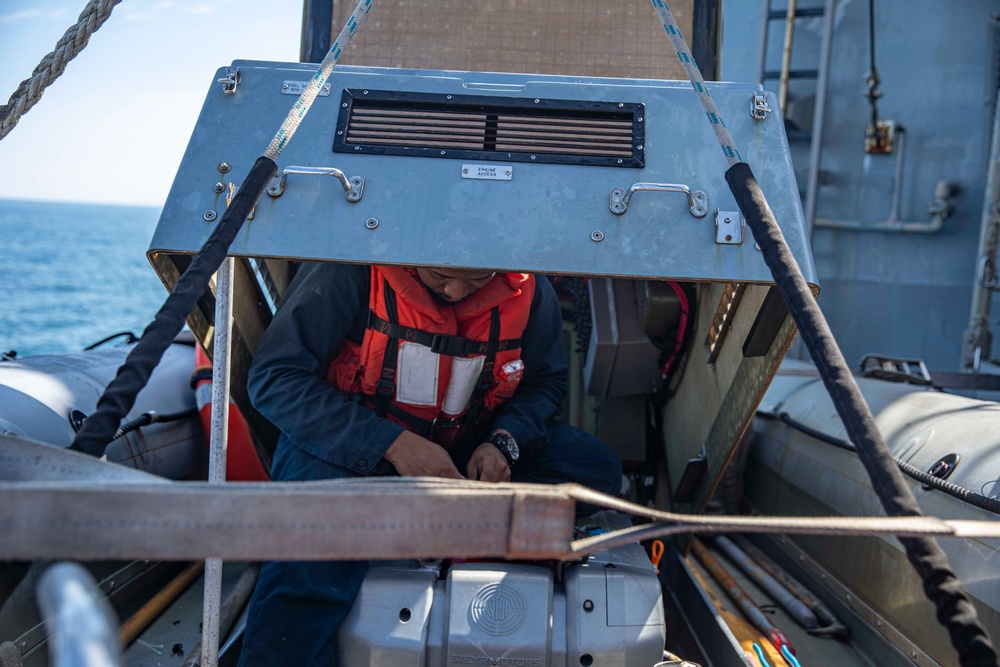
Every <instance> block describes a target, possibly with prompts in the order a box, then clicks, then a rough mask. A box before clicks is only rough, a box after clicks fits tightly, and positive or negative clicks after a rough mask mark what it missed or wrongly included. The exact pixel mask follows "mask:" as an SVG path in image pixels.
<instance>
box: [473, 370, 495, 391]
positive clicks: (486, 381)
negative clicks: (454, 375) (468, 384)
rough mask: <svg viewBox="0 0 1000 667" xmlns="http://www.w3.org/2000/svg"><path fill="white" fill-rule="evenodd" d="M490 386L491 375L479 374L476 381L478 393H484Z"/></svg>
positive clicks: (491, 384) (491, 383)
mask: <svg viewBox="0 0 1000 667" xmlns="http://www.w3.org/2000/svg"><path fill="white" fill-rule="evenodd" d="M492 386H493V374H492V373H480V374H479V380H477V381H476V390H477V391H479V392H486V391H488V390H489V388H490V387H492Z"/></svg>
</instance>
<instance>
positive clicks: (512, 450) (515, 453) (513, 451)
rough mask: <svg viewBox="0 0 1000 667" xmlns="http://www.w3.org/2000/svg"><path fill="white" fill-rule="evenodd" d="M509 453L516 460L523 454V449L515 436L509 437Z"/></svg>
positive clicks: (511, 458)
mask: <svg viewBox="0 0 1000 667" xmlns="http://www.w3.org/2000/svg"><path fill="white" fill-rule="evenodd" d="M507 453H508V454H510V460H511V461H516V460H517V459H518V458H519V457H520V456H521V450H520V449H519V448H518V446H517V441H516V440H514V438H507Z"/></svg>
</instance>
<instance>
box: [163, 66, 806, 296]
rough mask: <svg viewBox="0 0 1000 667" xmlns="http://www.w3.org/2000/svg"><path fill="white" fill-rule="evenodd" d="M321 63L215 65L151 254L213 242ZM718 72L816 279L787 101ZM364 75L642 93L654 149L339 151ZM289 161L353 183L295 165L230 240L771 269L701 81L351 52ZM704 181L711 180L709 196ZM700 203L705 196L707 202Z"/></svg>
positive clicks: (466, 262) (410, 87) (601, 97)
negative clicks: (622, 156)
mask: <svg viewBox="0 0 1000 667" xmlns="http://www.w3.org/2000/svg"><path fill="white" fill-rule="evenodd" d="M237 70H238V74H237ZM314 71H315V68H314V66H310V65H301V64H286V63H268V62H254V61H236V62H234V63H233V65H232V67H230V68H222V69H220V70H219V71H218V72H217V74H216V76H215V79H216V80H220V81H218V82H215V81H213V84H212V86H211V88H210V90H209V93H208V97H207V99H206V101H205V106H204V108H203V109H202V113H201V116H200V117H199V119H198V122H197V125H196V127H195V130H194V133H193V135H192V139H191V142H190V144H189V145H188V148H187V151H186V152H185V155H184V159H183V161H182V163H181V165H180V168H179V170H178V174H177V177H176V179H175V180H174V184H173V187H172V188H171V191H170V195H169V197H168V199H167V202H166V204H165V206H164V208H163V212H162V214H161V217H160V221H159V224H158V226H157V229H156V232H155V234H154V236H153V239H152V242H151V244H150V255H151V256H154V255H157V254H160V253H163V254H166V255H168V256H173V255H184V254H191V253H193V252H195V251H196V250H197V249H198V248H199V247H200V246H201V244H202V243H203V242H204V241H205V239H206V238H207V237H208V235H209V233H210V232H211V231H212V229H213V228H214V226H215V220H216V219H217V218H218V217H219V216H221V214H222V212H223V211H224V209H225V206H226V196H227V193H229V192H230V190H231V187H238V186H239V184H240V181H241V179H242V178H244V176H245V175H246V173H247V172H248V171H249V169H250V166H251V165H252V164H253V162H254V160H255V159H256V158H257V156H258V155H260V153H261V150H262V149H263V148H264V146H265V144H266V143H267V138H268V137H270V136H271V134H272V133H273V132H274V131H275V129H276V128H277V127H278V126H279V125H280V124H281V121H282V120H283V119H284V117H285V114H286V113H287V112H288V109H289V108H290V106H291V105H292V103H293V102H294V101H295V99H296V98H295V97H294V96H292V94H291V93H294V92H297V91H298V90H299V89H300V88H301V86H304V84H305V82H307V81H308V79H309V78H310V77H311V76H312V74H313V72H314ZM226 79H228V82H226V81H223V80H226ZM233 81H238V83H237V84H236V85H235V86H234V85H233ZM234 88H235V90H234ZM710 88H711V92H712V95H713V97H714V98H715V100H716V102H717V103H718V106H719V108H720V110H721V112H722V114H723V115H724V116H725V121H726V124H727V126H728V127H729V129H730V130H731V131H732V134H733V136H734V137H735V139H736V142H737V144H738V146H739V148H740V150H741V152H742V155H743V157H744V159H745V160H746V161H747V162H748V163H749V164H750V165H751V166H752V167H753V169H754V172H755V173H756V175H757V178H758V180H759V182H760V184H761V186H762V188H763V190H764V192H765V193H766V195H767V197H768V200H769V202H770V205H771V207H772V209H773V211H774V213H775V216H776V218H777V219H778V221H779V223H780V224H781V226H782V231H783V233H784V235H785V238H786V240H787V241H788V244H789V246H790V247H791V249H792V252H793V253H794V255H795V257H796V258H797V260H798V262H799V264H800V266H801V267H802V270H803V272H804V274H805V276H806V279H807V280H808V281H809V282H810V283H813V284H815V282H816V279H815V271H814V267H813V262H812V257H811V255H810V254H809V252H808V249H807V244H806V242H805V236H804V233H803V228H804V224H803V214H802V208H801V204H800V201H799V194H798V187H797V185H796V182H795V177H794V173H793V170H792V164H791V161H790V158H789V150H788V144H787V141H786V138H785V133H784V128H783V125H782V122H781V118H780V116H779V115H778V114H775V113H767V114H764V118H763V119H760V120H756V119H754V118H753V117H752V116H751V108H752V101H753V98H754V94H755V93H758V92H759V90H760V87H759V86H757V85H756V84H754V85H750V84H730V83H716V84H710ZM227 90H228V91H229V92H227ZM366 90H367V91H372V92H373V93H374V91H382V92H383V93H384V92H385V91H389V92H393V93H400V94H399V95H395V97H396V98H398V99H402V100H404V101H405V100H406V99H407V96H408V95H409V96H410V97H413V98H420V99H425V98H433V99H434V100H436V101H437V102H440V101H442V100H451V99H454V100H456V101H458V100H480V101H484V103H487V102H489V101H490V100H491V99H493V98H495V99H496V103H497V105H500V106H503V105H508V106H509V105H510V104H511V103H512V101H513V102H517V103H518V104H522V105H523V104H528V105H531V104H532V103H534V101H535V100H539V102H537V104H539V105H541V106H545V105H549V106H552V105H553V104H555V105H556V106H559V105H563V106H574V105H575V106H577V107H580V108H589V107H593V108H602V109H603V108H612V109H613V108H615V107H617V106H618V105H622V107H621V108H623V109H638V111H637V112H636V125H637V127H639V129H640V132H639V134H638V135H637V136H638V139H637V142H638V141H641V142H642V143H641V144H639V145H638V146H634V147H635V148H637V149H638V151H637V155H639V156H640V158H641V159H639V160H632V164H631V165H630V164H629V161H628V160H624V161H623V162H622V163H621V164H615V163H614V162H612V163H611V164H608V161H607V160H604V161H603V163H601V164H594V162H600V161H594V160H591V161H590V162H591V163H590V164H587V163H586V162H587V160H586V159H581V160H580V161H579V162H581V164H572V162H574V160H572V159H570V160H568V161H567V160H558V159H557V160H543V159H542V158H544V155H542V154H541V152H539V153H538V156H537V158H536V159H532V157H531V154H520V155H519V154H516V153H511V156H510V158H511V159H510V160H503V155H500V156H498V155H497V154H496V151H494V152H493V154H492V155H491V156H489V157H487V158H483V159H480V158H479V157H477V156H476V155H475V154H474V152H473V153H472V154H470V153H469V152H456V151H453V150H450V149H449V150H443V151H437V153H438V154H437V155H433V151H430V150H427V149H426V148H420V149H414V150H412V151H408V150H402V151H400V150H396V151H395V152H396V153H400V154H386V151H382V150H379V149H377V148H372V147H371V146H369V145H364V146H362V145H358V146H355V148H356V150H355V151H354V152H335V151H334V146H335V144H338V145H339V146H340V149H339V150H343V148H344V140H343V136H342V135H341V137H340V139H339V140H338V135H337V132H338V123H340V131H343V121H342V118H341V112H342V110H344V109H345V107H344V106H343V105H345V104H349V102H348V101H346V100H349V99H353V98H356V97H363V96H364V95H365V92H364V91H366ZM345 91H349V94H350V96H353V97H348V96H345ZM449 96H452V97H449ZM768 101H769V105H770V107H771V108H777V105H776V104H775V102H774V100H772V99H770V98H768ZM563 103H565V104H563ZM594 103H599V104H594ZM543 139H545V137H543ZM542 146H543V147H544V142H543V144H542ZM348 147H350V146H348ZM553 150H554V151H555V150H557V149H553ZM408 152H412V153H414V155H409V154H407V153H408ZM429 153H430V154H431V155H430V156H429V155H428V154H429ZM567 162H570V163H567ZM637 164H642V165H643V166H636V165H637ZM278 166H279V169H280V170H285V169H289V168H292V167H306V168H310V169H312V170H313V171H315V170H316V168H330V167H334V168H336V169H339V170H341V171H342V172H343V174H344V176H345V178H344V179H341V180H343V181H345V182H346V185H347V187H351V188H354V189H353V190H352V194H348V193H347V192H346V191H345V187H344V185H343V184H342V183H341V181H339V180H338V179H337V178H335V177H331V176H329V175H327V176H320V175H306V174H301V173H290V174H289V175H288V176H287V177H286V178H285V181H284V184H283V187H281V188H277V187H276V188H275V192H277V190H279V189H280V191H281V194H280V196H277V197H271V196H264V197H263V198H262V199H261V201H260V203H259V204H258V206H257V209H256V210H255V212H254V214H253V217H252V219H251V220H249V221H248V223H247V224H246V226H245V227H244V229H243V231H242V232H241V234H240V235H239V236H238V237H237V239H236V242H235V243H234V244H233V246H232V248H231V250H230V254H232V255H236V256H253V257H280V258H291V259H310V260H331V261H342V262H357V263H381V264H399V265H430V264H433V265H443V266H456V267H488V268H493V269H502V270H521V271H527V272H535V273H553V274H586V275H612V276H630V277H637V278H670V279H679V280H691V281H712V282H718V281H725V282H730V281H738V282H749V283H770V282H772V279H771V275H770V272H769V271H768V269H767V267H766V266H765V264H764V261H763V259H762V257H761V254H760V252H759V251H758V250H757V249H756V248H755V246H754V242H753V238H752V237H751V235H750V232H749V229H748V228H742V226H741V225H740V224H739V213H738V208H737V206H736V203H735V201H734V199H733V198H732V195H731V194H730V193H729V189H728V186H727V185H726V183H725V180H724V177H723V175H724V172H725V170H726V167H727V165H726V161H725V159H724V156H723V155H722V154H721V151H720V150H719V147H718V144H717V142H716V140H715V137H714V135H713V134H712V131H711V129H710V126H709V123H708V122H706V119H705V117H704V114H703V112H702V111H701V109H700V107H699V105H698V103H697V100H696V98H695V96H694V94H693V92H692V90H691V87H690V84H688V83H687V82H680V81H653V80H637V79H597V78H586V77H565V76H550V75H523V74H499V73H474V72H452V71H418V70H397V69H380V68H363V67H338V68H337V69H336V70H335V71H334V73H333V76H332V77H331V79H330V92H329V94H327V95H324V96H322V97H319V98H318V99H317V101H316V103H315V104H314V105H313V107H312V109H311V111H310V113H309V115H308V116H307V117H306V119H305V121H304V122H303V124H302V125H301V127H300V129H299V130H298V133H297V134H296V136H295V138H294V139H293V140H292V141H291V143H290V144H289V145H288V147H287V148H286V149H285V150H284V152H283V153H282V156H281V161H280V162H279V165H278ZM495 167H499V168H500V169H499V171H498V170H494V169H492V168H495ZM463 170H464V173H463ZM292 171H293V172H294V171H295V170H292ZM299 171H307V170H299ZM470 176H472V177H470ZM359 178H360V179H363V181H364V183H363V191H362V192H360V193H358V192H357V187H356V186H357V185H358V184H359V182H358V180H357V179H359ZM349 179H350V180H349ZM644 184H681V185H686V186H688V187H689V188H690V190H691V192H692V196H691V197H688V196H686V195H685V194H683V193H679V192H670V191H667V192H664V191H656V190H655V189H654V190H652V191H650V190H648V189H647V188H645V187H643V185H644ZM275 185H276V186H277V184H275ZM633 186H637V187H633ZM616 188H618V189H620V191H618V192H617V204H616V200H615V198H614V197H613V195H612V191H613V190H615V189H616ZM630 188H631V189H632V191H631V192H630ZM696 191H700V192H703V193H704V194H705V197H704V198H701V199H695V198H694V193H695V192H696ZM359 194H360V198H359V197H358V195H359ZM623 195H626V196H625V197H623ZM623 199H626V200H627V207H626V210H625V212H624V213H620V214H616V213H615V212H613V211H612V207H613V206H617V207H618V209H619V210H620V209H621V208H622V200H623ZM702 210H704V212H705V213H706V214H704V215H703V217H696V215H695V214H694V213H699V214H701V213H702ZM716 210H719V211H721V214H720V215H718V216H717V215H716ZM726 212H730V213H733V212H735V216H733V215H728V216H727V215H726ZM727 217H728V218H729V220H728V222H726V221H725V219H726V218H727ZM718 225H727V226H725V227H721V228H720V227H719V226H718ZM741 233H742V235H743V242H742V243H738V242H737V241H738V240H739V237H740V234H741ZM727 237H728V238H727ZM156 264H157V266H158V268H159V267H160V264H159V263H156Z"/></svg>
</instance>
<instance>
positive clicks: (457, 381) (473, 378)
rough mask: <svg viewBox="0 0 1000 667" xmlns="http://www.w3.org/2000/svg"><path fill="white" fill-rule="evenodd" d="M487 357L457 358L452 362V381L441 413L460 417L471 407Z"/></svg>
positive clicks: (449, 382)
mask: <svg viewBox="0 0 1000 667" xmlns="http://www.w3.org/2000/svg"><path fill="white" fill-rule="evenodd" d="M484 363H486V357H482V356H479V357H468V358H466V357H455V358H454V359H452V360H451V379H450V380H449V381H448V391H446V392H445V394H444V405H442V406H441V412H443V413H445V414H446V415H460V414H462V413H463V412H465V410H466V408H468V407H469V401H470V400H471V399H472V392H473V390H474V389H475V388H476V382H477V381H478V380H479V374H480V373H482V372H483V364H484Z"/></svg>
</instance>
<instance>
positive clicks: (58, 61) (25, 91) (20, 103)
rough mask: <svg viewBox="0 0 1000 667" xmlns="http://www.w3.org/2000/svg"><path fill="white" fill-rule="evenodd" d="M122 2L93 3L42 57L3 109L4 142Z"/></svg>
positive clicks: (0, 134) (1, 133)
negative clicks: (53, 48)
mask: <svg viewBox="0 0 1000 667" xmlns="http://www.w3.org/2000/svg"><path fill="white" fill-rule="evenodd" d="M119 2H121V0H90V2H88V3H87V6H86V7H84V9H83V11H82V12H81V13H80V18H78V19H77V21H76V25H74V26H72V27H71V28H70V29H69V30H67V31H66V32H65V33H64V34H63V36H62V38H61V39H60V40H59V41H58V42H57V43H56V48H55V50H54V51H52V52H51V53H49V54H48V55H46V56H45V57H44V58H42V60H41V62H39V63H38V66H37V67H35V71H33V72H32V73H31V78H28V79H25V80H24V81H22V82H21V84H20V85H19V86H18V87H17V90H15V91H14V93H13V94H12V95H11V96H10V99H9V100H8V101H7V104H5V105H3V106H0V139H3V138H4V137H6V136H7V135H8V134H10V131H11V130H13V129H14V126H15V125H17V122H18V121H19V120H21V116H23V115H24V114H26V113H27V112H28V110H29V109H31V107H33V106H35V104H36V103H37V102H38V100H40V99H42V93H44V92H45V89H46V88H48V87H49V86H50V85H51V84H52V83H53V82H54V81H55V80H56V79H58V78H59V75H61V74H62V73H63V70H65V69H66V65H68V64H69V61H70V60H73V58H75V57H76V54H78V53H80V51H83V49H84V47H85V46H87V42H89V41H90V36H91V35H93V34H94V33H95V32H97V29H98V28H100V27H101V26H102V25H104V22H105V21H107V20H108V17H109V16H111V10H112V9H114V7H115V5H117V4H118V3H119Z"/></svg>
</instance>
